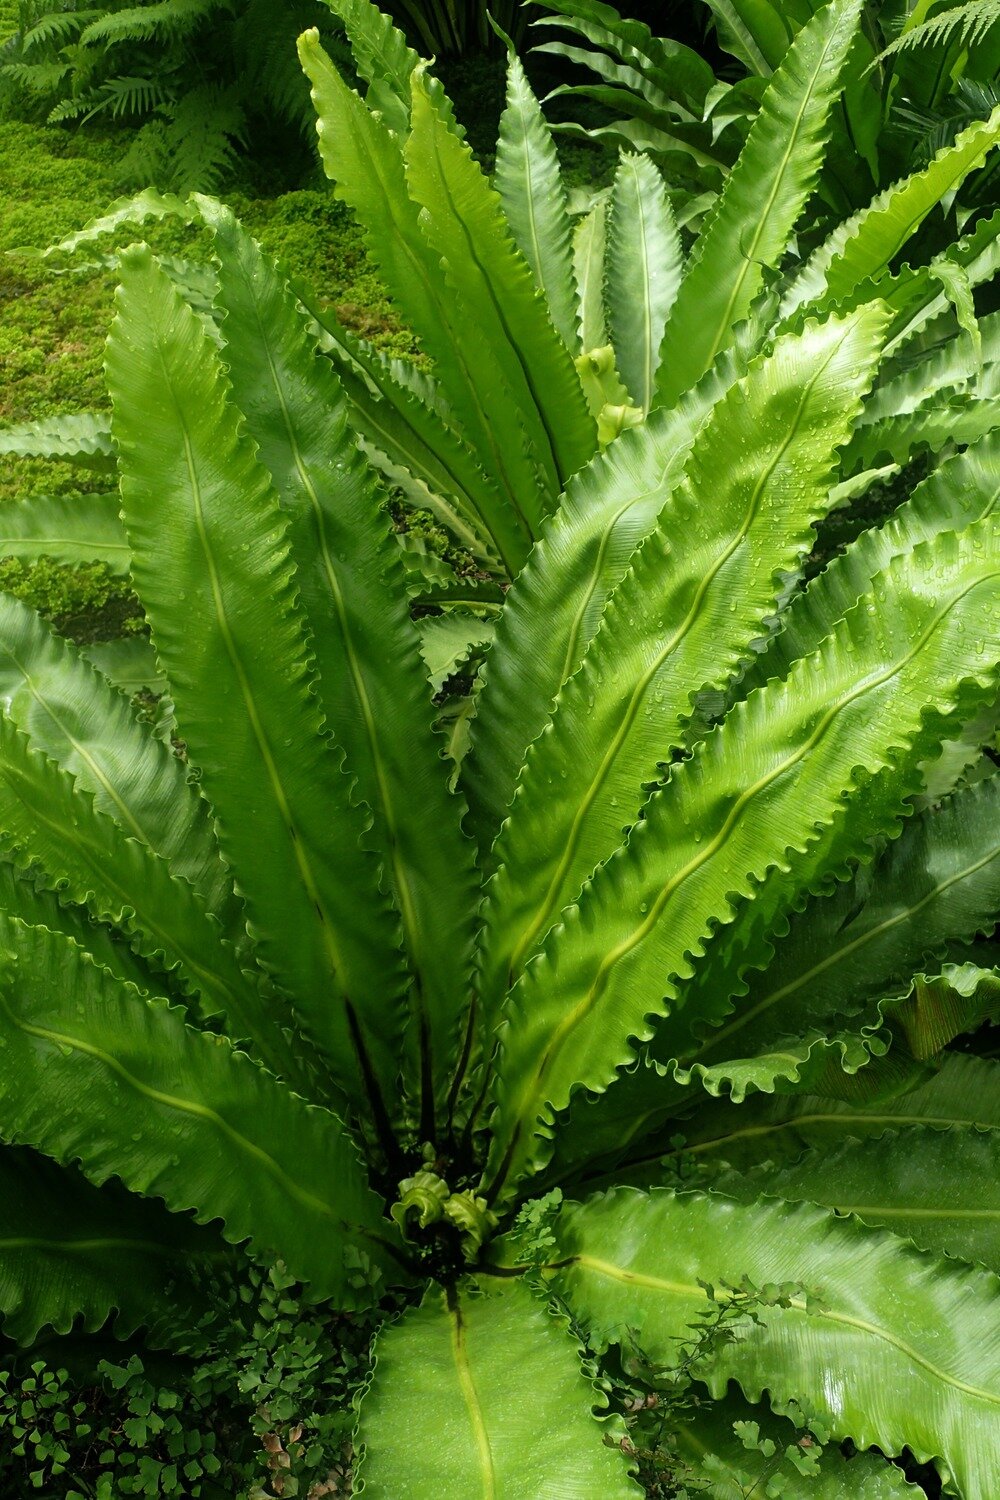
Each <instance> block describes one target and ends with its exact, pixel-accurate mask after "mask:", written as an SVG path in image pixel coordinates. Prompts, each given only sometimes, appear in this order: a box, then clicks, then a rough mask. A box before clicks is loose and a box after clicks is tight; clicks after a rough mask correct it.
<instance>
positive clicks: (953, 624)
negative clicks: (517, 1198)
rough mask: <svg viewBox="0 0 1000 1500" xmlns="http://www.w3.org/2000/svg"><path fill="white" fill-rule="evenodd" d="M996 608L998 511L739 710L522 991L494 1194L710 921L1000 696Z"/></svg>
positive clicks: (667, 983)
mask: <svg viewBox="0 0 1000 1500" xmlns="http://www.w3.org/2000/svg"><path fill="white" fill-rule="evenodd" d="M883 591H884V593H885V599H884V600H883V599H882V598H881V594H882V593H883ZM876 601H877V602H876ZM998 609H1000V535H998V534H997V529H996V527H995V526H994V525H993V524H992V522H991V521H989V520H987V521H985V522H980V523H979V524H978V525H977V526H974V527H970V528H968V530H967V531H966V532H965V533H963V534H961V535H957V534H952V535H949V536H947V537H942V538H940V539H939V540H938V542H937V543H936V544H935V546H934V547H932V548H929V547H925V548H919V549H916V550H915V551H914V552H913V553H911V554H910V555H909V557H907V558H898V559H896V560H895V561H894V562H893V563H892V564H891V565H890V567H889V568H888V569H887V571H886V573H885V575H884V577H883V580H882V587H881V588H878V589H877V592H876V598H875V599H871V600H868V599H866V600H863V601H862V602H861V603H860V604H859V605H858V606H857V607H856V608H855V609H854V610H852V611H851V612H850V614H848V615H847V616H845V618H844V619H843V620H842V621H841V622H840V623H839V625H838V626H837V627H836V629H835V630H834V632H833V634H832V635H830V636H829V637H828V638H827V639H826V640H825V641H824V642H823V644H822V646H821V647H820V649H819V650H818V651H817V652H816V653H815V655H814V656H812V657H807V658H805V659H804V660H802V661H799V662H798V663H796V665H795V666H794V667H793V669H792V671H791V673H790V674H789V677H788V679H787V680H786V681H785V682H783V683H772V684H769V685H768V686H767V687H765V688H763V689H762V690H761V691H760V692H758V693H754V694H752V695H751V697H750V698H749V699H748V700H746V701H745V703H744V704H742V705H738V706H737V708H736V709H735V710H734V711H733V712H732V713H731V714H730V715H729V716H728V717H727V719H726V721H725V723H724V725H723V726H721V727H720V728H719V729H717V730H715V731H714V732H713V733H712V734H711V735H709V737H708V739H707V740H705V741H703V742H702V744H701V745H700V746H698V748H697V750H696V751H695V753H694V755H693V756H692V758H691V759H690V760H688V761H685V762H682V763H681V764H679V765H678V766H676V767H674V769H673V772H672V775H671V779H670V782H669V784H668V786H667V788H665V789H664V791H663V792H662V793H660V794H659V795H657V796H654V797H652V798H651V799H650V801H649V802H648V803H647V804H646V816H645V818H644V820H643V821H642V822H641V823H639V824H638V825H637V826H636V827H635V828H634V829H633V831H632V834H631V835H630V838H629V841H628V843H627V845H626V846H624V847H623V848H622V849H621V850H620V851H619V852H618V853H617V854H616V855H614V856H613V857H612V858H611V859H610V860H608V862H607V863H606V864H605V865H603V866H601V868H600V870H599V871H598V872H597V873H596V874H595V876H594V878H593V880H592V881H591V883H590V884H589V885H588V887H587V889H586V890H585V892H584V893H583V895H582V897H581V899H580V904H579V905H578V906H575V907H571V908H568V909H567V911H566V913H565V915H564V919H563V923H562V924H561V925H560V926H559V927H558V928H557V929H555V931H554V932H553V934H552V935H551V938H550V939H549V940H548V941H547V942H546V943H545V945H544V946H543V948H542V950H541V953H540V955H539V957H538V959H537V960H536V961H535V962H533V963H532V964H531V965H530V966H529V968H528V969H527V970H526V971H525V973H524V974H523V975H522V977H521V980H520V981H519V983H518V986H517V987H516V988H515V990H514V991H513V992H512V996H511V1000H510V1003H509V1009H508V1026H507V1031H506V1035H505V1037H504V1040H503V1052H502V1058H501V1062H500V1064H499V1072H498V1079H497V1084H496V1087H495V1098H496V1102H497V1104H498V1106H499V1108H498V1110H497V1114H496V1117H495V1120H494V1135H493V1151H492V1155H491V1158H490V1163H489V1166H488V1171H487V1178H488V1180H490V1181H491V1183H492V1184H493V1187H492V1191H493V1192H494V1193H495V1192H496V1191H497V1190H498V1187H499V1185H500V1184H501V1183H502V1182H503V1181H504V1179H506V1178H509V1177H510V1175H511V1173H512V1172H513V1173H515V1174H516V1173H517V1172H518V1171H520V1170H523V1169H524V1167H525V1166H526V1165H527V1164H528V1163H529V1162H531V1161H537V1160H538V1159H539V1155H541V1157H542V1158H544V1154H545V1147H544V1146H542V1145H541V1144H540V1143H539V1141H538V1140H537V1139H536V1140H532V1136H533V1135H534V1133H535V1132H536V1130H539V1129H541V1131H542V1132H543V1133H545V1132H546V1131H547V1129H548V1122H549V1121H550V1120H551V1119H552V1117H553V1114H554V1113H555V1112H556V1111H558V1110H560V1109H564V1108H565V1107H566V1105H567V1104H568V1103H569V1100H570V1098H571V1096H572V1094H573V1093H574V1091H575V1090H576V1089H578V1088H579V1087H581V1086H583V1087H586V1088H589V1089H592V1090H594V1091H599V1090H600V1089H602V1088H606V1087H607V1085H608V1084H609V1083H610V1082H611V1080H612V1078H613V1077H614V1074H615V1071H616V1069H617V1068H618V1067H620V1066H622V1065H624V1064H627V1063H629V1062H630V1061H631V1058H632V1056H633V1046H632V1042H631V1041H630V1038H637V1039H639V1040H640V1041H642V1040H646V1039H648V1037H649V1035H650V1031H651V1028H650V1025H649V1021H648V1019H647V1018H648V1017H649V1016H650V1015H653V1014H657V1013H659V1014H663V1013H664V1012H665V1010H666V1009H667V1007H668V1005H670V1004H671V1002H673V1001H674V1000H677V999H679V998H680V996H681V994H682V986H683V981H684V980H685V979H686V978H687V977H689V975H690V973H691V968H692V965H691V956H692V955H696V954H698V953H700V952H701V951H703V945H704V942H705V939H706V938H707V936H708V935H709V933H710V932H711V931H712V929H713V928H714V927H715V926H716V925H725V924H726V922H728V921H731V920H732V916H733V911H734V904H735V903H736V902H737V901H738V900H739V899H740V898H741V897H744V898H745V897H746V896H749V895H750V894H751V893H752V890H753V888H754V887H755V886H756V885H757V883H758V882H759V881H760V880H761V879H762V878H763V876H764V875H765V874H766V872H767V871H768V870H769V869H771V868H772V866H778V867H780V866H781V865H782V864H783V863H784V862H786V861H788V860H789V859H794V857H795V855H796V853H797V852H804V851H808V849H809V847H810V845H812V844H813V843H814V842H816V841H817V839H818V838H821V837H822V832H823V830H824V828H825V827H828V826H829V825H831V824H834V823H835V821H836V818H837V815H838V811H839V810H840V808H841V807H842V805H843V801H844V798H845V796H846V795H847V794H849V793H852V792H854V791H855V789H856V786H857V782H858V779H859V778H860V777H861V776H862V775H863V774H865V773H867V774H869V775H875V774H877V773H879V772H883V771H886V772H888V771H890V770H893V769H894V768H899V773H900V774H902V773H905V771H906V769H907V768H908V767H910V766H912V765H913V764H914V763H919V761H920V760H922V759H926V756H927V753H928V749H929V747H930V746H932V745H935V744H937V743H939V741H940V738H941V735H942V729H941V718H940V717H939V716H940V715H944V716H946V717H947V716H953V717H954V718H957V719H958V720H961V719H962V718H967V717H969V716H970V715H971V713H972V712H974V710H975V707H976V704H977V701H982V700H983V699H984V698H988V697H989V696H990V695H991V693H993V692H995V688H994V686H993V680H994V679H995V675H996V671H997V661H996V658H997V655H998V651H997V646H996V641H995V639H994V621H995V619H996V614H997V611H998ZM661 996H666V1002H664V1001H663V1000H658V997H661ZM508 1190H509V1188H508Z"/></svg>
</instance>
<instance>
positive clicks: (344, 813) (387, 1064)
mask: <svg viewBox="0 0 1000 1500" xmlns="http://www.w3.org/2000/svg"><path fill="white" fill-rule="evenodd" d="M122 277H123V285H122V287H121V289H120V291H119V294H118V312H117V315H116V319H115V322H114V325H113V327H112V332H111V337H110V339H109V342H108V355H107V368H108V381H109V385H110V388H111V392H112V399H113V410H114V426H115V437H116V441H117V443H118V448H119V453H120V463H121V472H122V496H123V516H124V520H125V528H126V531H127V532H128V534H129V539H130V541H131V543H132V548H133V554H134V556H135V559H136V561H135V563H134V564H133V577H134V579H135V584H136V588H137V591H138V593H139V595H140V597H141V598H142V600H143V604H144V607H145V610H146V615H147V618H148V619H149V621H150V626H151V629H152V636H153V641H154V644H155V646H156V652H157V657H158V659H159V661H160V664H161V666H162V668H163V670H164V673H165V675H166V677H167V679H168V681H169V683H170V691H171V696H172V698H173V700H174V702H175V704H176V707H177V717H178V721H179V724H180V729H181V733H182V734H183V736H184V739H185V741H186V743H187V745H188V749H189V753H190V757H191V760H192V762H193V763H194V764H195V765H196V766H197V767H198V769H199V770H200V772H201V778H202V780H201V785H202V788H203V790H204V792H205V793H206V795H207V796H208V797H209V800H210V802H211V804H212V807H213V809H214V812H215V816H216V827H217V832H218V836H219V844H220V847H221V849H222V852H223V855H224V857H225V858H226V860H227V862H228V863H229V865H230V866H231V868H232V870H233V878H234V881H235V884H236V888H237V890H238V892H239V894H240V895H241V896H242V897H243V899H244V901H245V903H246V908H247V921H248V927H249V929H250V932H251V935H252V936H253V938H254V940H255V942H256V945H257V951H258V953H259V955H260V957H261V960H262V962H263V963H264V964H265V966H266V967H267V968H268V969H269V970H270V972H271V973H272V974H273V975H274V977H275V979H276V981H277V982H278V983H279V984H280V985H281V987H282V988H283V989H284V990H285V992H286V994H287V995H288V996H289V997H290V998H291V999H292V1001H293V1003H294V1005H295V1006H296V1012H297V1015H298V1016H299V1017H300V1019H301V1021H302V1022H303V1024H304V1025H305V1026H306V1028H307V1030H308V1031H309V1032H310V1033H311V1034H312V1035H313V1037H314V1038H315V1039H316V1041H317V1042H318V1043H319V1045H320V1047H321V1049H322V1050H323V1052H324V1053H325V1055H326V1057H327V1058H328V1060H329V1062H330V1063H331V1065H332V1066H333V1068H334V1069H335V1072H336V1074H337V1077H338V1081H340V1080H342V1081H343V1085H344V1087H345V1088H346V1090H347V1091H348V1093H349V1096H350V1097H352V1098H354V1099H355V1100H356V1099H358V1098H359V1097H364V1096H365V1091H366V1082H365V1080H364V1078H363V1077H362V1070H363V1069H364V1068H369V1069H371V1068H374V1070H375V1076H376V1078H377V1079H378V1080H379V1081H380V1082H381V1084H382V1086H383V1088H387V1087H388V1086H389V1083H390V1080H392V1079H393V1078H394V1077H395V1071H396V1068H395V1060H394V1055H393V1050H392V1047H393V1039H394V1037H395V1036H396V1035H397V1034H398V1028H399V1025H400V1019H401V1018H400V1014H399V1006H398V1004H396V1005H394V1004H393V1003H392V1001H393V999H394V998H399V997H401V988H402V983H401V981H402V976H401V972H400V959H399V954H398V947H397V943H398V928H397V926H396V923H395V921H394V919H393V916H392V913H391V911H390V909H389V905H388V902H387V900H385V899H384V898H383V897H382V895H381V894H380V891H379V885H378V880H379V872H378V864H377V861H376V860H375V859H374V857H373V856H372V855H371V854H370V853H369V852H368V851H366V850H364V849H363V848H362V847H361V845H362V840H363V835H364V832H365V829H366V824H367V814H366V813H365V812H364V810H363V809H362V808H360V807H359V805H358V804H357V803H356V802H355V801H354V798H353V795H352V792H351V783H350V781H349V779H348V777H347V775H346V774H345V772H344V771H343V769H342V752H340V751H338V750H337V749H335V747H334V746H332V745H331V744H330V743H329V742H328V741H327V740H326V739H325V738H324V736H323V732H322V731H323V718H322V713H321V710H320V705H319V702H318V700H317V698H316V693H315V685H316V680H315V674H314V672H313V670H312V667H311V664H310V658H309V645H308V637H307V631H306V622H305V617H304V614H303V611H302V609H301V606H300V603H299V600H298V595H297V591H296V581H295V571H294V565H293V562H292V559H291V555H290V554H291V538H290V534H289V525H288V521H287V518H286V517H285V516H284V514H283V513H282V511H281V509H280V508H279V504H278V500H277V497H276V496H275V494H274V491H273V489H272V488H271V484H270V481H269V479H268V476H267V473H266V471H265V470H264V469H263V467H262V466H261V465H260V463H259V462H258V460H257V458H256V456H255V452H254V447H253V444H252V441H251V439H250V438H249V437H248V436H247V435H246V434H245V433H244V432H243V431H242V424H241V421H240V417H239V413H238V411H237V410H236V408H235V406H234V405H233V404H232V403H231V401H229V399H228V395H227V382H226V380H225V376H224V374H223V371H222V368H221V364H220V360H219V356H218V354H217V352H216V349H215V346H214V344H213V343H212V341H211V340H210V339H209V337H208V335H207V334H206V333H205V330H204V327H203V325H202V323H201V321H200V319H199V318H198V317H197V315H196V314H195V313H193V312H192V311H191V310H190V308H189V307H187V305H186V304H185V303H184V302H183V300H182V299H181V297H180V295H179V294H178V293H177V291H176V290H175V289H174V287H173V286H172V285H171V283H170V282H169V280H168V278H167V277H166V275H165V274H164V273H163V272H162V271H161V270H160V269H159V268H158V267H157V266H156V264H155V263H154V261H153V259H152V257H151V255H150V253H149V251H148V250H147V249H145V248H144V247H138V248H136V249H134V250H131V251H129V252H127V253H126V254H125V256H123V261H122ZM372 1054H374V1056H373V1055H372ZM367 1083H368V1087H369V1088H371V1086H372V1082H371V1078H370V1077H369V1078H368V1079H367Z"/></svg>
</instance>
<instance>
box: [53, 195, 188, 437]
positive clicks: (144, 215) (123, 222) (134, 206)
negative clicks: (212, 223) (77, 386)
mask: <svg viewBox="0 0 1000 1500" xmlns="http://www.w3.org/2000/svg"><path fill="white" fill-rule="evenodd" d="M191 217H192V215H191V209H190V206H189V204H188V202H187V201H186V200H185V199H184V198H179V197H177V195H176V194H174V193H160V192H157V190H156V188H143V190H142V192H140V193H132V194H129V195H128V196H126V197H124V198H116V199H115V201H114V203H112V204H111V206H110V207H109V208H107V209H106V210H105V211H104V213H102V214H98V216H97V217H96V218H94V219H91V220H90V221H89V222H88V223H87V224H85V225H84V226H83V228H82V229H78V230H75V231H74V233H72V234H68V235H66V236H65V238H64V239H61V240H57V241H56V243H55V244H53V245H49V247H48V248H47V249H46V250H43V251H40V252H39V251H37V250H28V251H25V254H27V255H40V256H41V259H42V260H46V261H55V262H57V263H58V262H59V261H61V260H62V259H64V258H70V257H72V256H74V255H75V254H76V252H77V251H78V250H80V249H83V248H84V247H88V248H89V246H91V245H93V244H95V243H96V242H97V241H98V240H101V239H103V238H104V237H105V236H106V235H111V234H114V233H115V232H116V231H117V230H119V229H122V228H125V227H126V226H127V227H128V228H135V227H138V226H139V225H142V224H147V223H149V222H150V221H152V222H153V223H158V222H159V221H160V220H161V219H174V218H177V219H180V220H181V222H182V223H189V222H190V221H191ZM104 426H105V431H107V430H108V426H107V422H106V421H105V423H104ZM108 452H109V453H110V452H111V449H110V447H109V449H108Z"/></svg>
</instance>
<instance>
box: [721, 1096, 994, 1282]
mask: <svg viewBox="0 0 1000 1500" xmlns="http://www.w3.org/2000/svg"><path fill="white" fill-rule="evenodd" d="M713 1189H714V1190H716V1191H718V1192H721V1193H725V1194H726V1195H727V1196H728V1197H731V1198H737V1199H739V1200H740V1201H741V1202H743V1203H746V1202H750V1201H752V1200H753V1199H754V1198H757V1197H759V1196H761V1195H762V1194H766V1195H769V1196H773V1197H776V1198H785V1199H789V1200H791V1201H793V1202H799V1201H801V1200H805V1201H806V1202H809V1203H820V1204H823V1205H824V1206H825V1207H827V1208H833V1209H836V1211H837V1213H840V1214H855V1215H856V1216H857V1217H858V1218H859V1219H862V1220H863V1221H864V1222H865V1223H866V1224H873V1225H881V1226H882V1227H883V1228H885V1229H891V1230H892V1232H893V1234H898V1235H902V1236H904V1237H905V1238H906V1239H910V1240H912V1241H913V1243H914V1244H915V1245H917V1246H918V1247H919V1248H920V1249H921V1250H936V1251H937V1252H938V1253H939V1254H941V1255H950V1256H954V1257H956V1258H957V1259H959V1260H967V1261H974V1262H976V1263H978V1264H979V1265H984V1266H986V1267H987V1269H988V1270H990V1271H994V1272H997V1273H998V1274H1000V1131H997V1130H988V1131H982V1130H975V1129H970V1128H969V1127H968V1126H952V1127H950V1128H949V1129H947V1130H941V1129H938V1128H935V1127H934V1126H933V1125H908V1126H905V1127H904V1128H903V1129H902V1130H899V1131H887V1132H886V1133H885V1134H884V1135H880V1136H878V1137H877V1138H876V1139H869V1140H865V1141H845V1142H844V1143H843V1144H841V1145H840V1146H838V1147H836V1148H835V1149H834V1150H833V1151H822V1150H818V1151H809V1152H807V1153H806V1155H805V1156H803V1157H802V1158H801V1160H800V1161H797V1162H794V1163H790V1164H785V1165H783V1166H779V1167H772V1166H770V1165H765V1166H762V1167H759V1168H756V1169H754V1170H753V1171H747V1170H746V1168H745V1167H744V1168H742V1169H741V1170H740V1171H739V1172H733V1173H727V1174H726V1176H724V1177H721V1178H720V1179H719V1180H718V1182H716V1183H713Z"/></svg>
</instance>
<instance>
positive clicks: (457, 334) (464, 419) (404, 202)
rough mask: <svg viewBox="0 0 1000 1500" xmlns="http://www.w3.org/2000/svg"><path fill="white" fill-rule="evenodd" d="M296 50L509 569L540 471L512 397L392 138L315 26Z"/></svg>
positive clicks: (332, 155) (330, 157) (329, 150)
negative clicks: (495, 501)
mask: <svg viewBox="0 0 1000 1500" xmlns="http://www.w3.org/2000/svg"><path fill="white" fill-rule="evenodd" d="M299 56H300V58H301V61H302V66H303V67H304V68H305V70H306V73H307V74H308V75H309V78H310V80H311V82H312V97H313V103H314V105H315V108H316V112H317V115H318V121H317V130H318V132H319V146H320V155H321V157H322V159H323V164H324V167H325V169H326V172H327V174H328V176H330V177H331V178H332V179H333V181H334V184H335V192H336V193H337V196H338V197H341V198H343V199H344V201H345V202H347V203H349V204H350V206H351V207H352V208H353V209H354V211H355V212H356V213H357V215H358V218H359V220H360V221H361V224H362V226H363V228H364V231H365V243H366V245H367V246H368V249H369V252H370V253H371V255H372V256H373V259H374V261H375V264H376V265H377V266H378V267H379V270H380V271H381V273H382V276H383V277H384V279H385V281H386V284H387V286H388V287H389V290H390V292H391V293H392V296H393V298H394V299H395V300H396V302H397V304H398V306H399V308H400V311H401V313H402V315H403V317H404V318H405V320H406V322H407V323H408V324H409V325H410V327H412V328H413V329H414V330H415V331H416V333H417V334H418V336H419V338H420V340H421V343H422V345H423V347H424V348H425V349H426V351H427V353H428V354H429V355H430V356H431V358H432V359H433V360H434V367H435V375H436V377H437V379H438V381H439V383H440V386H441V389H442V391H443V392H444V394H445V397H446V399H447V400H448V403H449V405H450V407H451V408H452V411H453V412H454V413H455V414H456V420H457V421H458V423H459V424H460V426H461V429H462V433H463V436H464V437H465V438H466V440H467V442H468V443H469V445H470V446H471V448H472V449H473V451H474V452H475V453H476V454H477V456H478V458H479V462H480V463H481V465H482V467H483V469H484V470H485V471H486V473H487V475H488V476H489V478H490V479H491V480H492V481H493V482H494V484H495V485H496V486H497V489H498V491H499V493H500V495H501V496H502V497H503V504H502V508H499V509H498V514H497V517H496V527H495V530H494V536H495V538H496V541H497V545H498V547H499V548H500V552H501V555H502V556H503V558H504V561H505V562H506V563H507V565H508V568H509V570H510V572H511V573H512V574H513V573H516V571H517V569H518V568H519V566H520V564H521V562H522V561H523V559H524V557H525V556H526V554H527V551H528V549H529V547H530V544H531V540H532V536H533V531H532V517H537V514H538V496H537V488H538V482H537V476H536V472H535V467H534V464H533V463H532V461H531V459H530V457H529V455H528V451H527V446H526V439H525V434H524V430H523V427H522V425H521V418H520V412H519V409H518V404H517V402H516V400H515V399H514V397H513V395H512V393H511V390H510V387H509V386H508V385H507V382H506V381H505V379H504V376H503V373H502V371H501V369H500V366H499V364H498V362H497V360H496V358H495V357H494V355H493V353H492V351H491V349H490V346H489V344H488V342H487V341H485V340H483V339H481V338H480V337H478V334H476V333H475V327H476V318H475V316H474V314H472V313H469V312H468V311H467V310H466V309H465V308H464V307H461V306H460V305H459V304H458V303H457V300H456V297H455V294H454V292H453V291H452V290H451V289H450V288H449V287H448V285H447V283H446V281H445V278H444V274H443V272H442V269H441V266H440V263H439V261H438V258H437V256H436V255H435V254H434V253H433V252H432V251H431V249H430V247H429V246H428V244H427V241H426V239H425V237H424V234H423V231H422V229H421V226H420V217H419V215H420V211H419V209H418V207H417V205H416V204H415V203H414V202H413V201H412V199H411V198H410V196H409V193H408V191H407V186H406V177H405V173H404V165H403V156H402V151H401V148H400V146H399V143H398V142H397V141H396V140H395V139H394V137H393V136H392V135H391V134H390V132H389V131H388V130H387V129H386V128H385V126H384V125H383V124H382V123H381V122H380V121H379V120H378V119H376V118H375V117H374V116H373V115H372V114H371V113H370V112H369V110H368V109H366V107H365V105H364V104H363V103H362V102H361V100H360V99H359V98H358V96H357V94H355V93H354V92H353V91H352V90H351V89H349V88H348V87H347V86H346V84H345V83H344V82H343V80H342V79H341V77H340V75H339V74H338V72H337V70H336V68H335V67H334V66H333V64H332V63H331V61H330V59H329V58H328V57H327V55H326V53H325V52H324V51H323V49H322V47H320V45H319V41H318V39H317V37H316V35H315V33H313V32H306V33H305V34H304V35H303V36H301V37H300V38H299ZM501 524H502V525H503V531H502V532H501V529H500V528H501Z"/></svg>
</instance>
